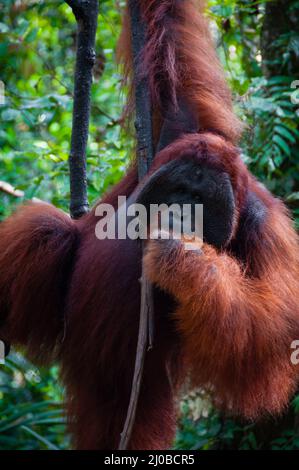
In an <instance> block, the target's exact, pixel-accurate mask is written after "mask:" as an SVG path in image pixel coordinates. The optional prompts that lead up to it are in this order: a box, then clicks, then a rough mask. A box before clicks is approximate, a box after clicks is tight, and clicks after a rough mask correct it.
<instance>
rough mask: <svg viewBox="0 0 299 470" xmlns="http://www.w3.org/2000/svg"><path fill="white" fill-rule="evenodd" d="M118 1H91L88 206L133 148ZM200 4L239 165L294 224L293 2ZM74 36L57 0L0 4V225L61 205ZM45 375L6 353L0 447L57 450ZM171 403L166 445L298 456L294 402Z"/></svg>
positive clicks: (298, 175) (55, 413) (62, 440)
mask: <svg viewBox="0 0 299 470" xmlns="http://www.w3.org/2000/svg"><path fill="white" fill-rule="evenodd" d="M282 3H283V7H282V5H281V4H282ZM123 5H124V1H112V0H102V1H101V2H100V17H99V28H98V34H97V63H96V69H95V79H94V84H93V89H92V117H91V131H90V139H89V144H88V194H89V200H90V202H93V201H94V200H95V199H96V198H98V197H99V195H101V194H102V193H103V192H104V191H105V190H106V189H107V188H108V187H109V186H111V185H112V184H114V183H115V182H116V181H118V180H119V178H120V177H121V175H122V174H123V172H124V170H125V168H126V167H127V165H128V162H129V158H130V155H131V154H132V148H133V145H134V142H133V139H132V138H131V137H130V136H128V135H127V134H126V133H125V132H124V131H123V130H122V129H121V127H120V118H121V114H122V105H123V101H124V97H123V96H122V94H121V92H120V80H121V77H120V74H119V71H118V70H117V67H116V63H115V46H116V41H117V37H118V34H119V31H120V16H121V10H122V7H123ZM209 6H210V7H211V10H210V13H209V15H210V17H211V19H212V22H213V29H214V31H215V35H216V40H217V44H218V51H219V55H220V58H221V60H222V62H223V65H224V67H225V69H226V72H227V77H228V80H229V82H230V84H231V86H232V89H233V92H234V95H235V102H236V110H237V112H238V113H239V115H240V117H241V119H242V120H243V121H244V122H246V123H247V128H246V131H245V133H244V139H243V145H242V148H243V152H244V159H245V160H246V162H247V163H248V164H249V166H250V168H251V170H252V171H253V173H254V174H256V175H257V176H258V177H259V178H260V179H261V180H262V181H263V182H264V183H265V184H266V185H267V186H268V187H269V188H270V189H271V190H272V191H273V192H275V193H276V194H277V195H278V196H280V197H282V198H283V199H284V200H285V201H286V202H287V203H288V204H289V206H290V208H291V209H292V210H293V213H294V217H295V219H296V221H297V223H299V159H298V157H297V155H298V151H299V148H298V147H299V130H298V124H299V112H298V109H299V96H298V93H297V94H296V84H293V82H294V80H296V77H298V76H299V75H298V72H299V33H298V28H297V29H296V24H298V19H299V1H297V0H286V1H284V2H282V0H274V1H269V0H268V1H264V2H263V1H261V2H256V1H254V0H222V1H221V2H220V1H218V0H210V1H209ZM277 11H279V12H280V13H279V16H277ZM74 34H75V23H74V19H73V15H72V13H71V10H70V8H69V7H67V6H66V5H65V4H64V2H63V1H62V0H52V1H51V2H45V1H38V0H18V1H16V0H5V2H2V3H1V5H0V80H1V81H2V82H3V83H4V85H5V104H4V105H3V106H1V107H0V119H1V126H0V149H1V150H0V152H1V153H0V180H1V181H6V182H8V183H10V184H11V185H13V186H14V187H16V188H17V189H20V190H22V191H24V197H21V198H20V197H19V198H16V197H13V196H10V195H8V194H5V193H4V192H0V218H4V217H5V216H7V215H8V214H10V213H11V211H12V210H13V209H14V208H15V207H16V205H17V204H19V203H21V202H23V201H24V200H27V199H31V198H33V197H38V198H40V199H43V200H46V201H50V202H52V203H53V204H55V205H56V206H58V207H61V208H62V209H64V210H68V204H69V181H68V164H67V158H68V153H69V143H70V123H71V112H72V86H73V66H74V53H75V48H74V41H75V35H74ZM292 84H293V85H292ZM297 85H299V83H298V84H297ZM292 86H293V87H295V88H292ZM297 88H298V86H297ZM291 98H292V99H291ZM296 102H297V104H296ZM57 377H58V369H57V367H53V368H51V369H50V370H37V369H36V368H35V367H33V366H32V365H31V364H30V363H28V362H27V361H26V360H25V359H24V358H23V357H22V355H21V354H19V353H16V352H14V353H13V354H12V355H11V356H10V359H9V360H8V361H7V363H6V365H5V366H1V369H0V449H56V448H60V449H63V448H68V446H69V439H68V436H67V435H66V432H65V424H64V418H63V413H62V410H63V390H62V389H61V387H60V386H59V384H58V382H57ZM181 408H182V418H181V420H180V423H179V427H178V433H177V439H176V443H175V446H176V448H178V449H192V448H196V449H211V448H220V449H230V448H238V449H260V448H272V449H299V424H298V423H299V396H298V397H296V398H295V399H294V401H293V403H292V405H291V407H290V410H289V413H288V414H287V415H286V416H285V417H284V418H283V419H280V420H278V421H275V422H273V421H269V422H266V423H262V424H260V425H253V424H250V423H249V424H248V423H239V422H236V421H233V420H231V419H225V418H223V417H222V416H220V415H219V413H217V412H216V411H215V410H214V409H213V408H212V407H211V405H209V404H208V403H207V402H206V400H205V399H204V397H202V396H201V395H200V394H194V395H192V396H189V397H187V398H186V399H184V400H183V401H182V403H181Z"/></svg>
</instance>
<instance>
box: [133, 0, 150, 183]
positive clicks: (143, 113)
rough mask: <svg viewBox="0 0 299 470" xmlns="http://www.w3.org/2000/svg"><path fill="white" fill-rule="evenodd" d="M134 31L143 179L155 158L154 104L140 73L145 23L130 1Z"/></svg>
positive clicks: (138, 126)
mask: <svg viewBox="0 0 299 470" xmlns="http://www.w3.org/2000/svg"><path fill="white" fill-rule="evenodd" d="M129 7H130V15H131V31H132V50H133V59H134V69H135V108H136V120H135V127H136V137H137V157H138V174H139V179H142V178H143V177H144V176H145V175H146V173H147V171H148V169H149V167H150V164H151V162H152V160H153V156H154V150H153V138H152V105H151V98H150V91H149V84H148V80H147V79H146V77H144V76H142V75H141V73H140V59H141V58H142V57H141V53H142V48H143V45H144V44H145V33H146V31H145V25H144V24H143V22H142V21H141V18H140V11H139V5H138V2H136V1H135V0H130V1H129Z"/></svg>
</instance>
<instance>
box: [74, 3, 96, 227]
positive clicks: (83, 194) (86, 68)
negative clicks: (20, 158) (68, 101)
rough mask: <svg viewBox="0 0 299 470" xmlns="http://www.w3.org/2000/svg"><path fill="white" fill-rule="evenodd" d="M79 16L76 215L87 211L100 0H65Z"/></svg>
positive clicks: (76, 91) (75, 150)
mask: <svg viewBox="0 0 299 470" xmlns="http://www.w3.org/2000/svg"><path fill="white" fill-rule="evenodd" d="M66 3H67V4H68V5H69V6H70V7H71V8H72V10H73V13H74V15H75V17H76V20H77V28H78V31H77V57H76V69H75V85H74V109H73V126H72V140H71V152H70V158H69V165H70V188H71V205H70V212H71V216H72V217H73V218H74V219H78V218H79V217H80V216H81V215H83V214H85V213H86V212H88V200H87V185H86V147H87V139H88V129H89V116H90V90H91V84H92V68H93V66H94V63H95V37H96V30H97V19H98V8H99V7H98V0H66Z"/></svg>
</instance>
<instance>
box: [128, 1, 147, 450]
mask: <svg viewBox="0 0 299 470" xmlns="http://www.w3.org/2000/svg"><path fill="white" fill-rule="evenodd" d="M129 8H130V17H131V31H132V49H133V58H134V71H135V103H136V122H135V127H136V137H137V159H138V174H139V180H141V179H142V178H143V177H144V176H145V175H146V173H147V172H148V169H149V167H150V164H151V162H152V160H153V139H152V113H151V110H152V109H151V99H150V92H149V86H148V81H147V79H146V77H141V76H140V59H141V52H142V49H143V47H144V45H145V40H146V38H145V33H146V32H145V25H144V24H143V22H142V21H141V17H140V11H139V5H138V2H136V1H135V0H130V1H129ZM152 290H153V289H152V285H151V283H150V282H149V280H148V279H147V278H146V276H145V274H144V267H143V264H142V276H141V305H140V320H139V333H138V342H137V352H136V361H135V369H134V377H133V382H132V390H131V396H130V403H129V407H128V412H127V417H126V422H125V425H124V429H123V432H122V434H121V440H120V444H119V450H125V449H127V447H128V445H129V442H130V438H131V435H132V430H133V426H134V422H135V417H136V411H137V405H138V399H139V395H140V388H141V383H142V375H143V366H144V360H145V354H146V351H147V349H150V348H151V347H152V345H153V334H154V309H153V292H152Z"/></svg>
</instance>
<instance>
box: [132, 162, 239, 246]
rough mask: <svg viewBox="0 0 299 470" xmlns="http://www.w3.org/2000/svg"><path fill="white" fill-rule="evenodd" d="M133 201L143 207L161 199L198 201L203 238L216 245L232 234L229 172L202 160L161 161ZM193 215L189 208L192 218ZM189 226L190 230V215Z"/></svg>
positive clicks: (177, 202) (169, 202)
mask: <svg viewBox="0 0 299 470" xmlns="http://www.w3.org/2000/svg"><path fill="white" fill-rule="evenodd" d="M137 202H138V203H140V204H143V205H145V206H146V207H148V206H149V205H150V204H162V203H165V204H167V205H171V204H179V205H180V206H181V205H183V204H191V205H193V206H194V205H195V204H202V205H203V238H204V241H205V242H207V243H209V244H211V245H214V246H215V247H217V248H220V247H222V246H225V245H226V244H227V243H228V242H229V240H230V238H231V236H232V231H233V224H234V213H235V200H234V194H233V189H232V186H231V182H230V179H229V176H228V174H227V173H225V172H223V171H220V170H218V169H214V168H212V167H210V166H208V165H207V164H206V163H203V164H199V163H198V161H194V160H190V159H180V160H175V161H172V162H170V163H168V164H166V165H163V167H161V168H160V169H159V170H157V171H156V172H155V173H154V174H153V175H152V176H151V177H150V178H149V179H148V181H147V183H146V184H145V186H144V187H143V188H142V190H141V192H140V194H139V196H138V198H137ZM194 215H195V211H192V218H194ZM191 226H192V230H194V226H195V221H194V220H193V219H192V224H191Z"/></svg>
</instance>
